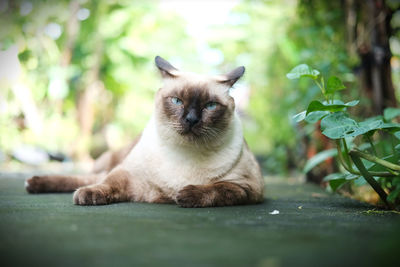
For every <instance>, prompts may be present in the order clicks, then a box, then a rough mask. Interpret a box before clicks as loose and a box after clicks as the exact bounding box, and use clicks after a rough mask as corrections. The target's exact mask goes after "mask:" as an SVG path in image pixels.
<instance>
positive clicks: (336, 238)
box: [0, 174, 400, 266]
mask: <svg viewBox="0 0 400 267" xmlns="http://www.w3.org/2000/svg"><path fill="white" fill-rule="evenodd" d="M12 176H13V177H12ZM23 178H26V177H25V176H24V175H9V174H8V175H5V174H2V175H0V238H1V241H0V250H1V256H0V261H1V263H2V264H1V265H2V266H89V265H90V266H338V265H340V266H378V265H379V266H391V265H397V264H396V263H398V259H397V257H398V248H399V244H400V242H399V240H400V216H398V215H396V214H391V213H373V214H368V213H366V212H365V211H367V210H369V209H371V208H372V207H370V206H368V205H366V204H362V203H358V202H356V201H353V200H349V199H345V198H342V197H339V196H332V195H329V194H327V193H325V192H324V191H323V190H321V189H319V188H318V187H316V186H314V185H308V184H305V185H289V184H287V183H285V182H283V181H282V182H279V183H276V182H273V183H270V184H267V194H266V196H267V198H266V201H265V202H264V203H263V204H261V205H253V206H237V207H224V208H205V209H183V208H179V207H177V206H175V205H158V204H145V203H121V204H114V205H109V206H98V207H79V206H74V205H73V204H72V195H71V194H44V195H29V194H27V193H26V192H25V191H24V187H23V182H24V180H23ZM273 210H279V212H280V213H279V214H278V215H271V214H269V213H270V212H271V211H273ZM397 266H398V265H397Z"/></svg>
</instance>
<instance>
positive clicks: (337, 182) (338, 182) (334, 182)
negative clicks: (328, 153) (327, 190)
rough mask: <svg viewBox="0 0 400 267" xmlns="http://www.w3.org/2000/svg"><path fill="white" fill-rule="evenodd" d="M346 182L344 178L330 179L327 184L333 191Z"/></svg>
mask: <svg viewBox="0 0 400 267" xmlns="http://www.w3.org/2000/svg"><path fill="white" fill-rule="evenodd" d="M347 182H348V181H347V180H346V179H337V180H330V181H329V185H330V187H331V188H332V191H333V192H335V191H336V190H337V189H338V188H339V187H341V186H343V185H344V184H345V183H347Z"/></svg>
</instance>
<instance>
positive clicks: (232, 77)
mask: <svg viewBox="0 0 400 267" xmlns="http://www.w3.org/2000/svg"><path fill="white" fill-rule="evenodd" d="M244 71H245V68H244V67H243V66H240V67H237V68H236V69H234V70H232V71H231V72H229V73H227V74H225V75H221V76H219V77H218V78H217V81H218V82H220V83H223V84H227V85H229V86H232V85H234V84H235V82H237V80H239V79H240V77H242V76H243V74H244Z"/></svg>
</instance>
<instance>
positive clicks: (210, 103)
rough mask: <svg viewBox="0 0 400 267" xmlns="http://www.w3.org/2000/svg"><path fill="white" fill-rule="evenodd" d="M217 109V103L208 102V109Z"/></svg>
mask: <svg viewBox="0 0 400 267" xmlns="http://www.w3.org/2000/svg"><path fill="white" fill-rule="evenodd" d="M216 108H217V102H208V103H207V104H206V109H208V110H214V109H216Z"/></svg>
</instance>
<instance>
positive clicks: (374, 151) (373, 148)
mask: <svg viewBox="0 0 400 267" xmlns="http://www.w3.org/2000/svg"><path fill="white" fill-rule="evenodd" d="M366 136H367V140H368V142H369V143H370V144H371V148H372V152H373V153H374V156H377V154H376V149H375V146H374V143H373V142H372V139H371V137H370V136H369V135H366Z"/></svg>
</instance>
